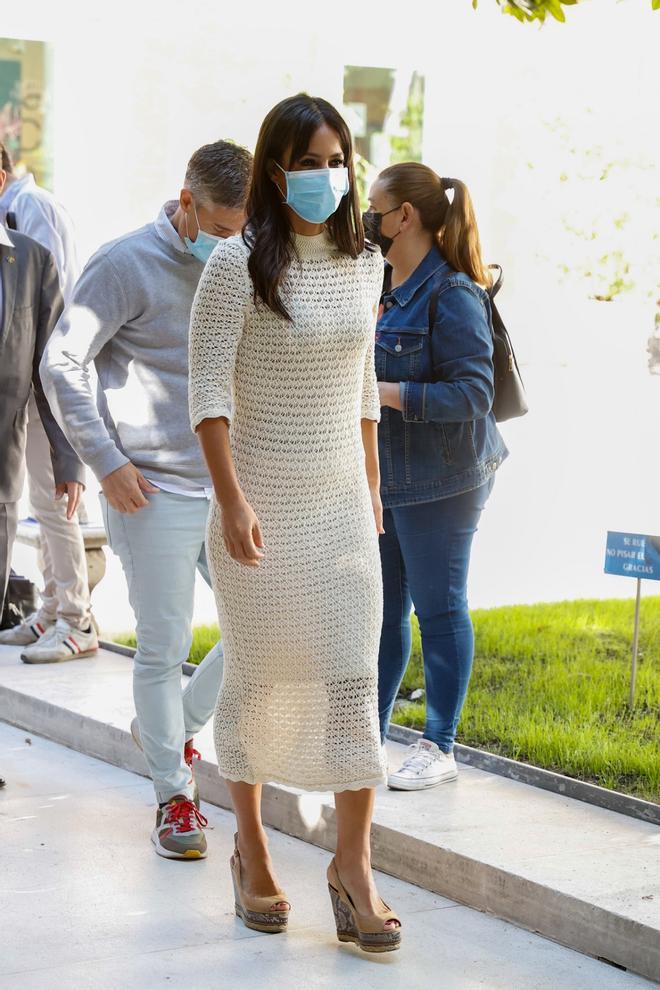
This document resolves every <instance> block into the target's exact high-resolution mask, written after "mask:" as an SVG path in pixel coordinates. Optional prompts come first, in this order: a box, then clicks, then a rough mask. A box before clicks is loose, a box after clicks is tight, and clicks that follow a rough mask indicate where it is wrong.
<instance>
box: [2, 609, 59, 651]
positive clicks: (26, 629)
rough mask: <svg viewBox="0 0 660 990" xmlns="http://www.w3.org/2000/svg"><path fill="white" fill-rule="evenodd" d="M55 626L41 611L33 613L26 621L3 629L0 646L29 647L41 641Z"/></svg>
mask: <svg viewBox="0 0 660 990" xmlns="http://www.w3.org/2000/svg"><path fill="white" fill-rule="evenodd" d="M54 625H55V619H50V618H48V616H47V615H44V613H43V612H42V611H41V609H40V610H39V611H38V612H33V613H32V615H29V616H28V617H27V619H24V620H23V622H20V623H19V624H18V625H17V626H12V628H11V629H3V630H2V631H1V632H0V644H2V646H30V644H32V643H36V642H37V640H39V639H41V637H42V636H43V635H44V633H47V632H48V631H49V630H50V629H52V628H53V627H54Z"/></svg>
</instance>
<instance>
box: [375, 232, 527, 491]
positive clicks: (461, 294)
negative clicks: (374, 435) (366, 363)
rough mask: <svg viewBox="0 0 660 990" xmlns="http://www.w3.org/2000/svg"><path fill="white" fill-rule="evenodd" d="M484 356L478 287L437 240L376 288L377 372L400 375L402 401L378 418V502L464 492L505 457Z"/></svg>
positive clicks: (485, 329) (485, 319)
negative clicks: (389, 283)
mask: <svg viewBox="0 0 660 990" xmlns="http://www.w3.org/2000/svg"><path fill="white" fill-rule="evenodd" d="M436 286H437V287H438V288H439V295H438V305H437V311H436V317H435V323H434V326H433V334H432V335H430V334H429V306H430V299H431V292H432V290H433V289H434V288H435V287H436ZM492 355H493V345H492V338H491V329H490V303H489V300H488V295H487V293H486V292H485V291H484V290H483V289H482V288H480V287H479V286H478V285H476V284H475V283H474V282H473V281H472V279H470V278H469V277H468V276H467V275H464V274H463V273H462V272H456V271H455V270H454V269H453V268H452V267H451V266H450V265H449V264H448V263H447V262H446V261H445V259H444V258H443V256H442V254H441V253H440V250H439V249H438V248H437V247H433V248H431V250H430V251H429V253H428V254H427V255H426V257H425V258H424V260H423V261H422V262H421V263H420V264H419V265H418V266H417V268H416V269H415V271H414V272H413V273H412V275H411V276H410V278H408V279H406V281H405V282H404V283H403V284H402V285H399V286H397V287H396V288H395V289H392V290H391V291H388V292H385V293H384V295H383V298H382V304H381V307H380V314H379V318H378V323H377V327H376V375H377V377H378V380H379V381H382V382H400V383H401V385H400V390H401V405H402V407H403V412H399V410H398V409H391V408H389V407H384V408H383V410H382V418H381V423H380V426H379V427H378V450H379V455H380V470H381V494H382V498H383V504H384V505H385V506H386V507H393V506H398V505H411V504H413V503H415V502H430V501H432V500H434V499H440V498H447V497H448V496H450V495H459V494H461V493H462V492H466V491H470V490H471V489H473V488H477V487H478V486H479V485H482V484H483V483H484V482H486V481H488V479H489V478H490V477H491V476H492V475H493V474H494V473H495V471H496V470H497V468H498V467H499V466H500V464H501V463H502V461H503V460H504V458H505V457H506V456H507V454H508V451H507V449H506V446H505V445H504V441H503V439H502V437H501V435H500V432H499V430H498V428H497V425H496V423H495V417H494V415H493V413H492V411H491V407H492V405H493V394H494V387H493V360H492Z"/></svg>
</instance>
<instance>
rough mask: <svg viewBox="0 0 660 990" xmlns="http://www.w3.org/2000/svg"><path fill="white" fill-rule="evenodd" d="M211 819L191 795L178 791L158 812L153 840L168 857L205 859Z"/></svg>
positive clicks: (161, 852) (157, 849) (162, 853)
mask: <svg viewBox="0 0 660 990" xmlns="http://www.w3.org/2000/svg"><path fill="white" fill-rule="evenodd" d="M207 825H208V821H207V819H206V818H205V817H204V815H203V814H202V813H201V811H200V810H199V808H198V807H197V806H196V805H195V804H193V802H192V801H191V800H190V798H187V797H186V796H185V795H184V794H177V795H176V796H175V797H173V798H170V800H169V801H168V802H167V804H166V805H164V807H162V808H159V809H158V811H157V812H156V827H155V829H154V830H153V832H152V833H151V841H152V842H153V844H154V846H155V847H156V852H157V853H158V855H159V856H164V857H165V858H166V859H204V858H205V856H206V837H205V835H204V832H203V831H202V830H203V829H204V828H206V826H207Z"/></svg>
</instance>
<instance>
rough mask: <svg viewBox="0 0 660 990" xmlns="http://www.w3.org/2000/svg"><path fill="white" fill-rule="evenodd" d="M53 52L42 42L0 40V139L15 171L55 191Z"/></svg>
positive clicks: (14, 39) (12, 39) (17, 39)
mask: <svg viewBox="0 0 660 990" xmlns="http://www.w3.org/2000/svg"><path fill="white" fill-rule="evenodd" d="M51 63H52V51H51V46H50V45H48V44H46V43H45V42H43V41H23V40H21V39H19V38H0V139H1V140H2V141H3V143H4V144H5V145H6V147H7V148H8V150H9V153H10V154H11V156H12V159H13V161H14V165H15V168H16V171H17V172H18V173H19V174H20V173H21V172H32V173H33V175H34V177H35V179H36V181H37V182H38V183H39V185H41V186H45V187H46V188H47V189H52V180H53V157H52V142H51V139H50V126H49V125H50V119H51V114H50V107H51V90H52V82H51V78H52V73H51Z"/></svg>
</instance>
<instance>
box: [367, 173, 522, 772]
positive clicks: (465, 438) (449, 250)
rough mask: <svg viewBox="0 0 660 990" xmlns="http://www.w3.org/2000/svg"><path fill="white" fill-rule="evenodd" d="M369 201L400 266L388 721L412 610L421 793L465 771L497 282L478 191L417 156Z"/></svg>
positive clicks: (383, 386)
mask: <svg viewBox="0 0 660 990" xmlns="http://www.w3.org/2000/svg"><path fill="white" fill-rule="evenodd" d="M447 190H452V191H453V196H452V198H451V200H450V199H449V197H448V196H447ZM369 202H370V210H369V212H368V213H366V214H365V217H364V219H365V231H366V233H367V236H368V237H370V239H371V240H373V241H375V242H376V243H377V244H379V245H380V247H381V250H382V252H383V254H384V255H385V257H386V258H387V262H388V266H387V274H386V291H385V292H384V294H383V298H382V305H381V308H380V314H379V319H378V325H377V332H376V374H377V377H378V381H379V390H380V400H381V405H382V407H383V410H382V419H381V423H380V426H379V431H378V433H379V438H378V439H379V455H380V467H381V478H382V487H381V493H382V499H383V505H384V507H385V516H384V520H383V523H384V528H385V534H384V535H383V536H381V537H380V552H381V562H382V568H383V584H384V595H385V601H384V619H383V630H382V638H381V643H380V655H379V705H380V720H381V731H382V734H383V737H384V736H385V733H386V731H387V727H388V724H389V720H390V716H391V713H392V708H393V706H394V700H395V698H396V695H397V692H398V689H399V685H400V683H401V679H402V677H403V674H404V672H405V669H406V666H407V664H408V659H409V655H410V647H411V630H410V613H411V609H412V607H413V605H414V608H415V611H416V613H417V616H418V618H419V624H420V630H421V636H422V649H423V654H424V671H425V679H426V726H425V730H424V735H423V738H422V739H421V740H420V742H418V743H416V744H415V745H414V746H413V747H411V750H410V752H409V754H408V756H407V758H406V759H405V761H404V763H403V766H402V767H401V768H400V769H399V770H398V771H397V772H396V773H393V774H390V776H389V778H388V783H389V786H390V787H392V788H394V789H399V790H419V789H422V788H426V787H432V786H434V785H435V784H440V783H443V782H444V781H448V780H455V779H456V776H457V772H456V763H455V761H454V756H453V746H454V738H455V735H456V727H457V725H458V721H459V718H460V715H461V709H462V707H463V702H464V700H465V695H466V692H467V687H468V683H469V679H470V672H471V669H472V659H473V653H474V636H473V629H472V622H471V619H470V614H469V611H468V604H467V576H468V567H469V561H470V549H471V545H472V538H473V536H474V533H475V531H476V529H477V524H478V522H479V517H480V515H481V512H482V510H483V508H484V506H485V504H486V500H487V499H488V496H489V495H490V492H491V489H492V487H493V482H494V478H495V472H496V471H497V468H498V467H499V466H500V464H501V463H502V461H503V460H504V458H505V457H506V456H507V449H506V447H505V445H504V442H503V440H502V437H501V436H500V433H499V431H498V429H497V426H496V424H495V417H494V415H493V413H492V404H493V395H494V386H493V361H492V354H493V347H492V338H491V316H490V304H489V300H488V295H487V293H486V292H485V291H484V288H483V286H488V285H489V283H490V279H489V274H488V269H487V268H486V267H485V266H484V264H483V261H482V259H481V252H480V246H479V234H478V231H477V225H476V221H475V217H474V213H473V210H472V202H471V200H470V195H469V193H468V190H467V188H466V187H465V185H464V184H463V183H462V182H459V181H457V180H455V179H441V178H440V177H439V176H437V175H436V174H435V172H433V171H432V170H431V169H430V168H427V167H426V166H425V165H421V164H418V163H416V162H408V163H405V164H400V165H392V166H391V167H390V168H387V169H385V170H384V171H383V172H381V174H380V175H379V177H378V179H377V180H376V182H375V183H374V185H373V186H372V188H371V190H370V197H369ZM432 295H433V296H435V297H436V300H437V301H436V304H435V306H433V305H432ZM434 309H435V316H434V317H433V315H432V314H433V310H434ZM431 319H433V326H432V327H431V326H430V320H431Z"/></svg>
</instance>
